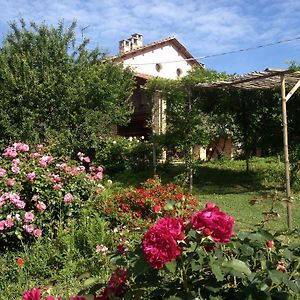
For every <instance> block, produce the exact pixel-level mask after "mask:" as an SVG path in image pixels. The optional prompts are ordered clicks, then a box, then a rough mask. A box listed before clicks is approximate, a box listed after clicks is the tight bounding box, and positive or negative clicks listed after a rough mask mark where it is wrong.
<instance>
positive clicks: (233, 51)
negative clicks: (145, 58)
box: [124, 36, 300, 66]
mask: <svg viewBox="0 0 300 300" xmlns="http://www.w3.org/2000/svg"><path fill="white" fill-rule="evenodd" d="M296 40H300V36H297V37H295V38H290V39H285V40H280V41H277V42H272V43H267V44H263V45H258V46H253V47H249V48H244V49H239V50H232V51H228V52H222V53H217V54H210V55H204V56H198V57H193V58H186V59H180V60H173V61H164V62H148V63H128V65H131V66H141V65H154V64H158V63H160V64H170V63H177V62H182V61H191V60H195V59H205V58H211V57H216V56H223V55H227V54H233V53H239V52H246V51H250V50H255V49H260V48H266V47H271V46H274V45H278V44H283V43H288V42H292V41H296ZM124 64H126V63H124Z"/></svg>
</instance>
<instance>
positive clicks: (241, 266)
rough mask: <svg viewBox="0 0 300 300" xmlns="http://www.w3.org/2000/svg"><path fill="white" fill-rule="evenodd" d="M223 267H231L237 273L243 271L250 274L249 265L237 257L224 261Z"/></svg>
mask: <svg viewBox="0 0 300 300" xmlns="http://www.w3.org/2000/svg"><path fill="white" fill-rule="evenodd" d="M222 266H223V267H225V268H229V269H232V270H233V271H236V272H239V273H244V274H246V275H250V274H251V270H250V269H249V267H248V266H247V265H246V264H245V263H244V262H243V261H241V260H238V259H232V260H229V261H225V262H223V264H222Z"/></svg>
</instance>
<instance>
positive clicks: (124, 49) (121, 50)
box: [119, 40, 131, 54]
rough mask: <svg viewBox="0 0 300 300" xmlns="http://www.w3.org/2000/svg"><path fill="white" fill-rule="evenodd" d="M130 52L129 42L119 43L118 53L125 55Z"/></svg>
mask: <svg viewBox="0 0 300 300" xmlns="http://www.w3.org/2000/svg"><path fill="white" fill-rule="evenodd" d="M130 50H131V41H130V40H122V41H120V42H119V53H120V54H122V53H126V52H128V51H130Z"/></svg>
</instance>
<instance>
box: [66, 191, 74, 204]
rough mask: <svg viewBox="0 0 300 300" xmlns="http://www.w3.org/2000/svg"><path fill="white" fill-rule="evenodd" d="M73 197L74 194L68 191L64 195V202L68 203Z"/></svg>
mask: <svg viewBox="0 0 300 300" xmlns="http://www.w3.org/2000/svg"><path fill="white" fill-rule="evenodd" d="M73 199H74V196H73V195H72V194H71V193H68V194H66V195H65V196H64V202H65V203H70V202H72V201H73Z"/></svg>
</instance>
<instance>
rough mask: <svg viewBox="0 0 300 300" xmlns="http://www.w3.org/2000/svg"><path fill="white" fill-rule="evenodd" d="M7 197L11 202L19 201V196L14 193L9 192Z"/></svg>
mask: <svg viewBox="0 0 300 300" xmlns="http://www.w3.org/2000/svg"><path fill="white" fill-rule="evenodd" d="M9 199H10V201H11V202H12V203H15V202H17V201H20V196H19V195H18V194H16V193H10V194H9Z"/></svg>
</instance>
